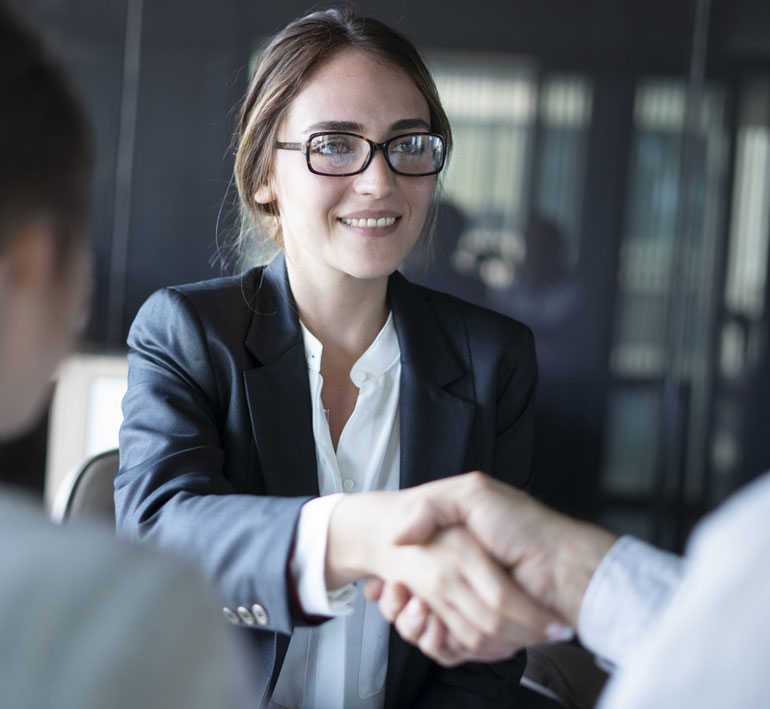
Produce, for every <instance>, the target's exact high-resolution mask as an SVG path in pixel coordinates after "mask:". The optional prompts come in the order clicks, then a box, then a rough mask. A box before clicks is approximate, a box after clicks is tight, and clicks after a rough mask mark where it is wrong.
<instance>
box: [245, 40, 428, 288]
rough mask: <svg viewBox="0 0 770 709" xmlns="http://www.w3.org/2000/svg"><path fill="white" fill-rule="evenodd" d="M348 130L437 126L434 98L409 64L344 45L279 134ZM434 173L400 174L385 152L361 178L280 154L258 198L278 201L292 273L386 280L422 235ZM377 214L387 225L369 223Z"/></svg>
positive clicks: (380, 134) (377, 133) (376, 132)
mask: <svg viewBox="0 0 770 709" xmlns="http://www.w3.org/2000/svg"><path fill="white" fill-rule="evenodd" d="M324 130H345V131H349V132H353V133H358V134H360V135H363V136H366V137H367V138H369V139H370V140H373V141H375V142H376V143H382V142H383V141H385V140H387V139H388V138H391V137H393V136H395V135H399V134H403V133H408V132H414V131H428V130H430V113H429V110H428V104H427V102H426V100H425V98H424V97H423V95H422V94H421V93H420V91H419V90H418V88H417V87H416V85H415V84H414V82H413V81H412V80H411V79H410V78H409V76H407V74H406V73H404V72H403V71H402V70H401V69H399V68H397V67H394V66H393V65H390V64H385V63H383V62H382V61H381V60H378V59H377V58H375V57H373V56H372V55H369V54H367V53H365V52H360V51H356V50H345V51H343V52H340V53H339V54H337V55H335V56H334V57H333V58H332V59H330V60H329V61H328V62H327V63H326V64H325V65H323V66H322V67H321V68H320V69H319V70H318V71H317V72H316V73H315V74H314V75H313V76H312V78H311V79H310V80H309V81H308V82H307V85H306V86H305V87H304V88H303V89H302V90H301V92H300V93H299V94H298V95H297V97H296V98H295V99H294V101H293V102H292V104H291V106H290V107H289V111H288V113H287V115H286V117H285V119H284V121H283V123H282V125H281V126H280V128H279V131H278V140H279V141H283V142H301V143H304V141H306V140H307V138H308V136H309V135H310V134H311V133H314V132H319V131H324ZM435 182H436V178H435V176H432V175H431V176H425V177H411V176H404V175H397V174H396V173H394V172H393V171H392V170H391V169H390V168H389V167H388V165H387V163H386V162H385V158H384V156H383V153H382V151H381V150H378V151H376V152H375V155H374V157H373V159H372V161H371V163H370V164H369V166H368V167H367V168H366V170H365V171H364V172H362V173H360V174H358V175H351V176H348V177H331V176H324V175H316V174H313V173H311V172H310V171H309V170H308V168H307V165H306V162H305V157H304V155H303V154H302V153H300V152H297V151H288V150H276V151H275V155H274V170H273V176H272V180H271V184H270V185H269V186H268V187H267V188H263V189H261V190H260V191H258V192H257V194H256V195H255V198H256V199H257V201H258V202H263V203H264V202H268V201H270V200H272V199H273V198H275V199H276V200H277V203H278V210H279V213H280V217H281V226H282V229H283V240H284V248H285V251H286V255H287V260H288V262H289V264H290V265H291V272H292V278H296V277H298V276H299V277H308V278H312V279H313V280H315V281H316V282H318V279H319V278H323V279H327V278H329V277H330V278H332V279H339V278H355V279H380V278H383V277H387V276H388V275H390V274H391V273H392V272H393V271H394V270H396V268H398V266H399V265H400V264H401V262H402V261H403V260H404V258H405V257H406V255H407V254H408V253H409V251H410V249H411V248H412V247H413V246H414V244H415V242H416V241H417V238H418V237H419V235H420V231H421V230H422V227H423V224H424V223H425V219H426V216H427V213H428V209H429V207H430V204H431V200H432V197H433V190H434V187H435ZM362 219H366V220H369V219H377V220H384V221H380V226H368V223H367V225H366V226H364V225H363V222H361V221H360V220H362Z"/></svg>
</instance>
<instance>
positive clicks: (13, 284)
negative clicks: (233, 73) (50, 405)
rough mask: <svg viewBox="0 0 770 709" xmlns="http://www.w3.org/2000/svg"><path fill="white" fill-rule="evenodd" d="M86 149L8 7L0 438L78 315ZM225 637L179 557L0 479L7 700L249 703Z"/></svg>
mask: <svg viewBox="0 0 770 709" xmlns="http://www.w3.org/2000/svg"><path fill="white" fill-rule="evenodd" d="M90 153H91V145H90V138H89V134H88V129H87V126H86V124H85V122H84V118H83V115H82V113H81V109H80V107H79V105H78V104H77V102H76V100H75V99H74V97H73V95H72V93H71V92H70V89H69V88H68V86H67V83H66V81H65V80H64V78H63V77H62V76H61V74H60V73H59V71H58V70H57V69H56V67H55V66H54V65H53V64H52V63H51V62H50V61H49V60H48V59H47V58H46V56H45V55H44V53H43V52H42V51H41V48H40V47H39V45H38V42H37V41H35V39H34V38H33V37H32V36H31V35H29V34H28V33H27V31H26V30H25V29H24V28H23V27H21V26H20V25H19V24H18V22H17V20H16V18H14V17H12V16H11V14H10V11H9V10H8V9H7V8H6V7H5V6H4V5H2V4H0V440H7V439H9V438H11V437H13V436H16V435H17V434H19V433H22V432H23V431H24V430H25V429H26V428H27V427H28V426H29V425H30V424H31V423H33V422H34V421H35V419H36V417H38V416H39V414H40V412H41V410H42V408H43V406H44V405H45V402H46V401H47V396H48V394H49V391H50V377H51V374H52V373H53V371H54V369H55V367H56V365H57V364H58V362H59V361H60V360H61V358H62V357H63V356H64V355H65V354H66V353H67V352H68V351H69V349H70V347H71V346H72V344H73V341H74V338H75V332H76V329H77V324H78V323H79V322H80V321H82V319H83V314H84V312H85V305H86V301H87V299H88V292H89V288H90V285H89V284H90V273H89V258H88V250H87V246H86V238H85V223H86V212H87V202H88V193H89V187H90V173H91V156H90ZM228 632H229V629H228V628H226V626H225V625H224V624H223V623H222V622H221V621H220V620H219V616H218V614H217V613H216V612H215V611H214V608H213V601H212V599H211V598H210V596H209V595H208V592H207V590H206V589H205V587H203V586H202V585H201V581H200V580H199V578H198V577H197V575H196V574H195V573H194V572H193V571H192V570H191V569H189V568H188V567H187V566H184V565H181V562H179V563H178V562H176V561H175V560H169V559H167V558H163V557H160V556H158V555H157V554H156V553H154V552H151V551H149V550H145V549H143V548H140V547H139V546H136V545H130V544H128V543H119V542H117V541H116V540H115V539H114V537H113V535H112V534H110V533H109V531H107V530H102V529H98V528H89V527H82V528H75V527H72V528H67V529H61V528H57V527H54V526H53V525H52V524H50V523H49V522H48V521H47V520H46V519H45V517H44V514H43V511H42V510H41V509H40V508H39V506H38V505H37V504H35V501H33V500H30V499H27V498H26V497H25V496H23V495H21V494H19V493H18V492H15V491H12V490H11V489H10V488H6V487H0V707H3V709H23V708H26V707H29V708H30V709H48V708H54V707H55V708H56V709H70V708H72V709H75V708H76V709H88V708H94V709H97V708H99V709H102V708H104V707H111V708H112V709H115V708H121V707H126V708H127V707H163V708H167V707H186V708H189V707H198V708H200V709H211V707H232V708H233V709H234V708H235V707H242V706H246V703H245V702H246V697H247V696H248V694H249V688H248V687H245V686H244V685H243V682H244V679H243V677H245V676H246V675H245V674H244V673H242V672H241V669H242V666H241V665H240V661H241V658H240V656H239V654H238V650H237V647H236V646H235V645H234V642H235V640H234V638H232V637H229V635H228Z"/></svg>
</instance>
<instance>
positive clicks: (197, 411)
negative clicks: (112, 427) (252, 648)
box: [115, 289, 309, 634]
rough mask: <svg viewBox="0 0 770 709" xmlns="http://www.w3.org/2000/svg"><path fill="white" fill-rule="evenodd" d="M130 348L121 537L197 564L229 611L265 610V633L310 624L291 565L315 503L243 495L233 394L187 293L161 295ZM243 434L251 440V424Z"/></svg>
mask: <svg viewBox="0 0 770 709" xmlns="http://www.w3.org/2000/svg"><path fill="white" fill-rule="evenodd" d="M128 344H129V347H130V351H129V355H128V361H129V373H128V391H127V393H126V395H125V398H124V399H123V415H124V421H123V425H122V426H121V430H120V470H119V472H118V475H117V478H116V480H115V514H116V523H117V529H118V532H119V533H120V534H122V535H124V536H127V537H135V538H142V539H148V540H151V541H152V542H153V543H154V544H155V545H156V546H159V547H161V548H164V549H168V550H172V551H174V552H177V553H178V554H181V555H183V556H185V557H188V558H190V559H192V560H193V561H194V562H195V563H196V564H197V565H198V566H199V567H200V568H202V569H203V570H204V572H205V573H206V574H207V575H208V576H209V577H210V578H211V580H212V581H213V582H214V583H215V584H216V586H217V587H218V588H219V590H220V592H221V594H222V596H223V598H222V600H223V602H224V603H226V604H227V605H228V606H232V607H233V608H236V607H238V606H245V607H246V608H251V607H252V605H253V604H255V603H256V604H259V605H260V606H262V607H263V608H264V609H265V611H266V612H267V622H266V623H265V624H263V625H260V626H259V627H260V628H261V629H264V630H274V631H278V632H281V633H287V634H288V633H290V632H291V630H292V628H293V627H294V625H296V624H304V623H303V619H302V617H301V615H300V613H299V609H298V608H297V605H296V603H295V602H294V601H293V599H292V592H291V589H290V587H289V584H288V563H289V558H290V554H291V549H292V544H293V539H294V535H295V529H296V525H297V521H298V517H299V513H300V508H301V507H302V505H303V504H304V503H305V502H306V501H307V500H308V499H309V498H306V497H305V498H303V497H297V498H293V497H269V496H264V495H245V494H237V491H236V489H235V488H234V486H233V485H232V484H231V483H230V482H229V480H228V479H227V478H226V477H225V476H224V474H223V465H224V462H225V451H224V449H223V445H222V431H221V428H222V421H223V418H224V416H225V414H226V412H225V411H224V410H223V409H224V408H226V406H227V405H228V399H227V397H226V396H224V395H223V393H222V391H224V390H225V389H226V385H225V384H224V383H223V382H222V381H221V380H222V379H223V375H222V374H221V372H220V373H219V374H218V373H217V369H216V367H215V364H214V363H213V362H212V354H211V352H210V351H209V344H208V341H207V337H206V333H205V332H204V328H203V327H202V324H201V321H200V319H199V317H198V315H197V313H196V311H195V309H194V308H193V307H192V305H191V303H190V301H189V300H188V298H187V297H186V296H185V295H184V294H183V293H180V292H178V291H176V290H173V289H165V290H162V291H159V292H158V293H156V294H155V295H153V296H152V297H151V298H150V299H149V300H148V301H147V302H146V303H145V305H144V306H143V307H142V308H141V310H140V311H139V314H138V315H137V317H136V319H135V321H134V324H133V325H132V327H131V330H130V334H129V337H128ZM218 356H219V357H223V356H224V357H225V358H226V354H223V353H221V352H219V353H218ZM220 369H221V368H220ZM243 425H244V436H248V435H249V432H250V429H249V425H248V421H244V424H243ZM263 620H264V618H263Z"/></svg>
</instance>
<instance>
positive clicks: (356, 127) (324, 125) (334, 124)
mask: <svg viewBox="0 0 770 709" xmlns="http://www.w3.org/2000/svg"><path fill="white" fill-rule="evenodd" d="M412 128H420V129H421V130H430V126H429V125H428V124H427V123H426V122H425V121H424V120H423V119H422V118H402V119H401V120H399V121H396V122H395V123H392V124H391V126H390V129H389V132H394V131H399V130H410V129H412ZM318 130H339V131H348V132H350V133H363V130H364V127H363V125H361V124H360V123H356V122H355V121H321V122H319V123H314V124H313V125H312V126H308V127H307V129H306V132H308V133H312V132H314V131H318Z"/></svg>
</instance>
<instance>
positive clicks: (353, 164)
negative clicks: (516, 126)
mask: <svg viewBox="0 0 770 709" xmlns="http://www.w3.org/2000/svg"><path fill="white" fill-rule="evenodd" d="M275 147H276V148H277V149H278V150H299V151H301V152H303V153H304V154H305V160H306V161H307V167H308V170H310V172H313V173H315V174H316V175H330V176H335V177H347V176H349V175H357V174H358V173H360V172H363V171H364V170H366V168H367V167H369V163H370V162H371V161H372V158H373V157H374V151H375V150H382V152H383V154H384V155H385V162H387V163H388V166H389V167H390V169H391V170H393V172H395V173H397V174H399V175H409V176H411V177H421V176H423V175H436V174H438V173H439V172H441V170H442V168H443V167H444V160H445V159H446V141H445V140H444V136H443V135H439V134H438V133H405V134H404V135H396V136H394V137H393V138H389V139H388V140H386V141H385V142H384V143H375V142H374V141H373V140H369V138H365V137H364V136H363V135H358V134H357V133H344V132H339V131H337V132H331V131H326V132H323V133H313V134H311V136H310V137H309V138H308V139H307V140H306V141H305V142H304V143H282V142H276V144H275Z"/></svg>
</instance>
